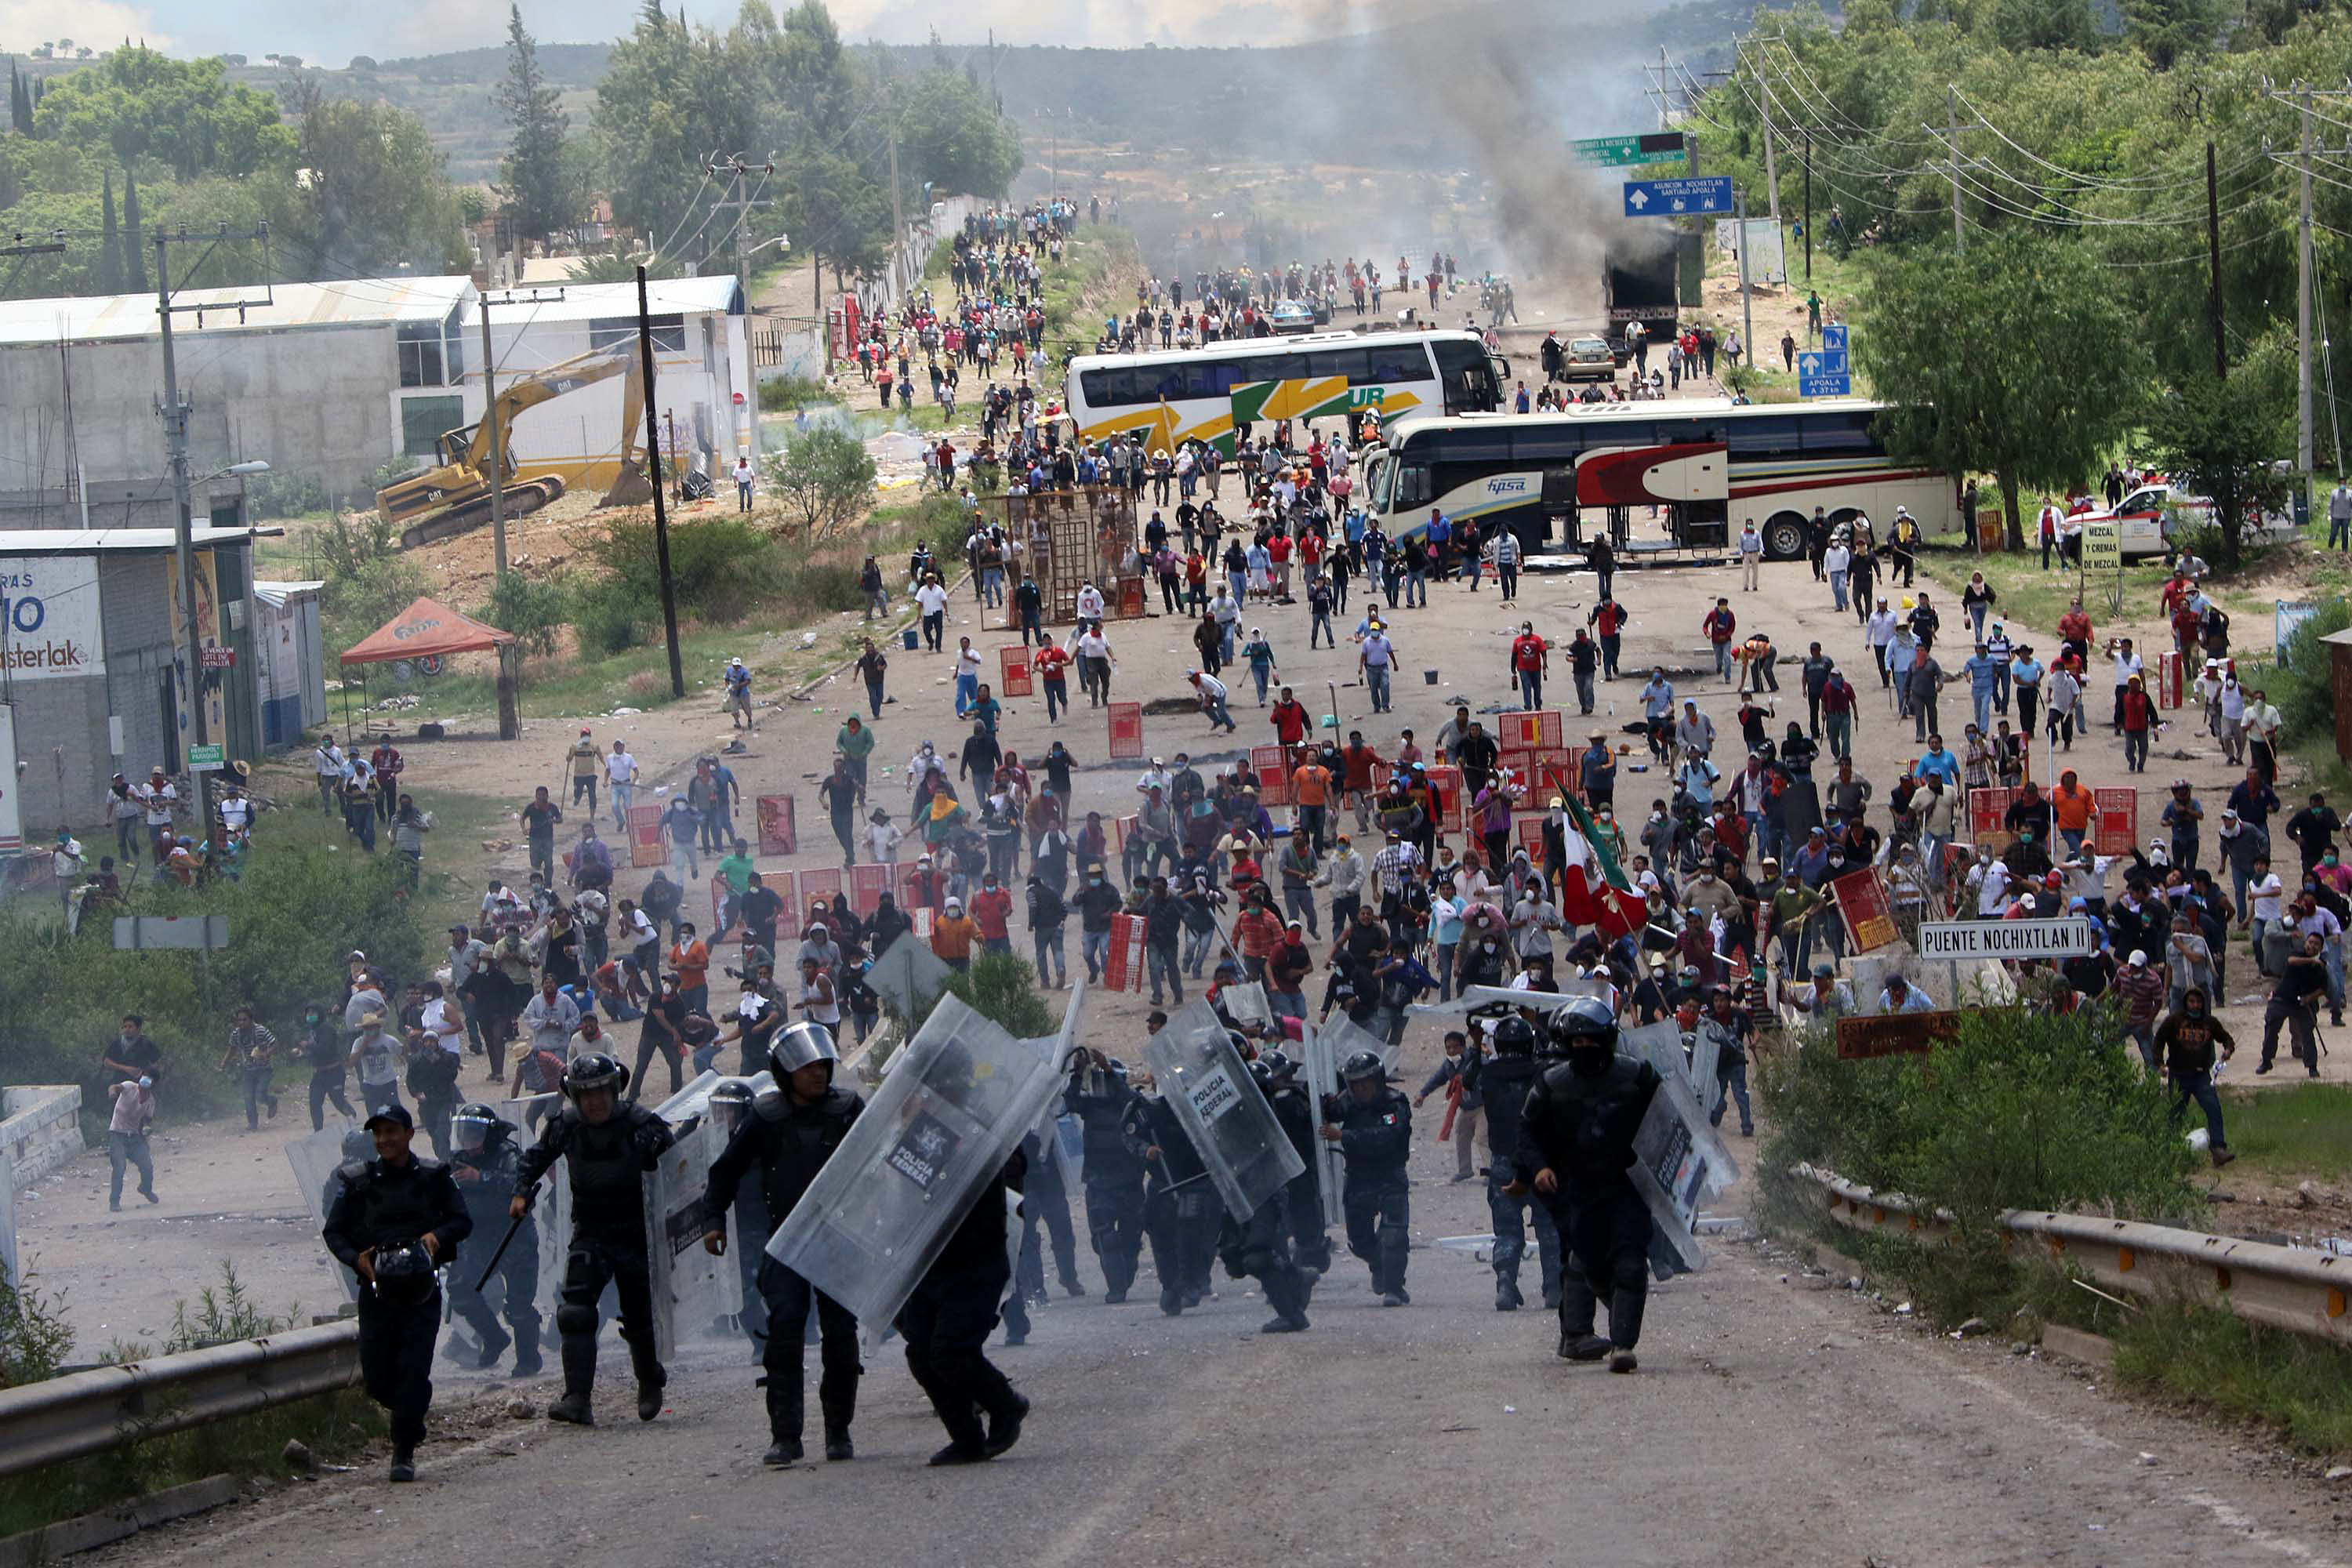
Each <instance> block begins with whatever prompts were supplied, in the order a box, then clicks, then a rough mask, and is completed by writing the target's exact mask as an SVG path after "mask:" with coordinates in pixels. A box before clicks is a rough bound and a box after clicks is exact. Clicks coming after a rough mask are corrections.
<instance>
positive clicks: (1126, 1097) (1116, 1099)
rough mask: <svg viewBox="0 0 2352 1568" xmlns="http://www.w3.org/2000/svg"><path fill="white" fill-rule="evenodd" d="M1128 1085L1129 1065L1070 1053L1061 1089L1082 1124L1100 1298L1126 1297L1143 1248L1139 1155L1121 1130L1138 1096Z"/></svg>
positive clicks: (1114, 1301)
mask: <svg viewBox="0 0 2352 1568" xmlns="http://www.w3.org/2000/svg"><path fill="white" fill-rule="evenodd" d="M1138 1098H1139V1097H1138V1095H1137V1094H1136V1092H1135V1090H1133V1089H1129V1087H1128V1085H1127V1064H1126V1063H1125V1062H1122V1061H1120V1060H1119V1059H1118V1058H1116V1057H1107V1056H1105V1055H1103V1053H1102V1052H1100V1051H1097V1050H1083V1051H1073V1052H1072V1053H1071V1054H1070V1081H1069V1085H1068V1087H1067V1088H1066V1089H1063V1091H1062V1110H1063V1112H1064V1114H1066V1115H1070V1116H1076V1118H1077V1119H1078V1120H1079V1121H1080V1122H1081V1123H1083V1125H1084V1129H1085V1131H1084V1138H1085V1155H1086V1157H1085V1159H1084V1161H1083V1162H1082V1163H1081V1164H1080V1171H1081V1173H1082V1174H1083V1176H1084V1178H1085V1183H1086V1196H1087V1237H1088V1238H1089V1239H1090V1240H1091V1241H1092V1242H1093V1244H1094V1249H1095V1257H1096V1258H1097V1260H1098V1261H1099V1262H1100V1263H1101V1264H1102V1271H1103V1287H1104V1290H1103V1300H1106V1301H1108V1302H1109V1303H1110V1304H1111V1305H1113V1306H1117V1305H1118V1304H1119V1303H1120V1302H1122V1301H1124V1300H1127V1292H1128V1290H1129V1288H1130V1287H1132V1286H1133V1285H1134V1283H1135V1266H1136V1263H1137V1261H1138V1259H1139V1257H1140V1255H1141V1253H1142V1251H1143V1212H1144V1198H1143V1173H1144V1169H1145V1166H1144V1162H1143V1157H1142V1155H1141V1154H1140V1153H1139V1152H1137V1151H1136V1150H1134V1149H1131V1148H1129V1146H1128V1142H1127V1140H1126V1138H1125V1137H1124V1136H1123V1135H1122V1133H1121V1129H1122V1128H1123V1127H1124V1126H1125V1125H1126V1121H1127V1114H1128V1111H1129V1110H1130V1109H1131V1108H1132V1107H1133V1106H1134V1104H1135V1102H1136V1100H1138Z"/></svg>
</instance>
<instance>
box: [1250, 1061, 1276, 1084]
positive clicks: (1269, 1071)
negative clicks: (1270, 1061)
mask: <svg viewBox="0 0 2352 1568" xmlns="http://www.w3.org/2000/svg"><path fill="white" fill-rule="evenodd" d="M1249 1075H1250V1078H1251V1080H1252V1081H1254V1082H1255V1084H1256V1085H1257V1087H1258V1089H1259V1090H1260V1091H1261V1092H1264V1091H1266V1090H1270V1089H1273V1088H1274V1069H1273V1068H1269V1067H1267V1066H1266V1065H1265V1058H1259V1059H1257V1060H1256V1061H1253V1062H1252V1063H1250V1065H1249Z"/></svg>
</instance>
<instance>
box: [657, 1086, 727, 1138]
mask: <svg viewBox="0 0 2352 1568" xmlns="http://www.w3.org/2000/svg"><path fill="white" fill-rule="evenodd" d="M720 1076H721V1075H720V1074H719V1071H718V1069H717V1068H703V1069H702V1071H701V1072H699V1073H698V1074H697V1075H696V1076H695V1079H694V1081H693V1082H692V1083H689V1084H688V1085H687V1086H686V1087H685V1088H684V1089H679V1090H678V1091H677V1093H676V1094H673V1095H671V1096H670V1097H669V1098H668V1099H667V1100H663V1101H662V1102H661V1103H660V1104H659V1105H656V1106H655V1107H654V1114H655V1115H656V1116H658V1117H660V1118H661V1119H662V1120H663V1121H667V1122H668V1123H669V1124H670V1125H671V1126H672V1127H678V1126H683V1125H684V1124H685V1122H686V1119H687V1118H688V1117H689V1116H706V1117H707V1116H709V1114H710V1091H711V1090H712V1089H717V1088H718V1087H719V1078H720ZM712 1157H713V1158H716V1157H717V1151H716V1150H713V1151H712Z"/></svg>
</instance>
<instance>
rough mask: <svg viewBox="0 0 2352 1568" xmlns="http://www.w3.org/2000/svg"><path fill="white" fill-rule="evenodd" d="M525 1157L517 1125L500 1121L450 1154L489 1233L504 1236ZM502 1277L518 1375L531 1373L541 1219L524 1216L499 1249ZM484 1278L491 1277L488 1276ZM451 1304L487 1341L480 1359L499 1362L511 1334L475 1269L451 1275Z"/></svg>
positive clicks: (535, 1362)
mask: <svg viewBox="0 0 2352 1568" xmlns="http://www.w3.org/2000/svg"><path fill="white" fill-rule="evenodd" d="M521 1159H522V1150H521V1149H520V1147H519V1146H518V1145H517V1144H516V1142H515V1141H514V1128H513V1127H512V1126H511V1125H509V1123H506V1122H503V1121H502V1122H500V1123H499V1125H498V1126H496V1127H494V1128H492V1129H491V1130H490V1135H489V1138H488V1140H487V1141H486V1142H484V1143H483V1144H482V1146H481V1147H480V1148H479V1149H476V1150H474V1151H472V1152H466V1151H464V1150H459V1151H457V1152H454V1153H452V1154H451V1155H450V1157H449V1174H450V1176H451V1177H452V1178H453V1179H454V1180H455V1181H456V1182H457V1192H458V1194H459V1195H460V1196H462V1197H463V1198H464V1199H465V1203H466V1213H467V1215H468V1216H469V1217H470V1218H471V1219H472V1221H473V1224H474V1227H475V1228H476V1229H478V1230H479V1231H481V1232H482V1233H483V1234H484V1235H485V1236H500V1235H503V1234H504V1233H505V1230H506V1226H507V1224H508V1219H507V1206H508V1205H509V1204H510V1203H512V1202H513V1201H514V1195H515V1194H516V1193H518V1192H520V1191H521V1188H520V1186H519V1185H518V1184H516V1181H515V1167H516V1165H517V1164H518V1163H520V1161H521ZM495 1272H496V1274H497V1276H498V1279H499V1289H500V1291H501V1293H502V1300H500V1302H499V1306H500V1307H501V1308H503V1309H504V1311H505V1315H506V1321H507V1324H508V1327H509V1328H511V1329H512V1330H513V1331H514V1332H513V1343H514V1346H515V1375H516V1376H517V1377H530V1376H531V1375H533V1374H534V1373H537V1372H538V1371H539V1366H540V1353H539V1335H540V1327H541V1325H540V1318H539V1222H538V1221H537V1220H535V1219H533V1218H531V1217H530V1215H524V1216H523V1221H522V1223H521V1224H520V1225H519V1226H516V1227H515V1233H514V1236H513V1237H512V1239H510V1240H509V1241H508V1242H507V1244H506V1250H505V1251H504V1252H503V1253H501V1254H499V1264H498V1268H497V1269H496V1270H495ZM484 1283H486V1284H487V1283H488V1281H487V1280H485V1281H484ZM449 1307H450V1310H452V1311H453V1312H455V1313H456V1314H457V1316H458V1317H460V1318H463V1319H465V1320H466V1322H467V1326H468V1327H470V1328H471V1329H472V1330H473V1331H474V1333H475V1335H476V1337H478V1339H480V1341H481V1342H482V1359H481V1361H480V1363H478V1364H480V1365H482V1366H495V1365H497V1364H498V1360H499V1356H500V1355H502V1354H504V1353H505V1352H506V1348H507V1344H508V1334H507V1330H506V1329H501V1328H500V1327H499V1312H497V1311H494V1310H492V1309H491V1307H490V1303H489V1300H488V1298H487V1297H486V1296H485V1295H484V1294H483V1293H482V1291H481V1290H480V1289H477V1288H476V1285H475V1276H474V1274H473V1272H472V1271H471V1270H470V1269H463V1268H461V1269H459V1270H457V1272H456V1273H454V1274H452V1275H450V1276H449Z"/></svg>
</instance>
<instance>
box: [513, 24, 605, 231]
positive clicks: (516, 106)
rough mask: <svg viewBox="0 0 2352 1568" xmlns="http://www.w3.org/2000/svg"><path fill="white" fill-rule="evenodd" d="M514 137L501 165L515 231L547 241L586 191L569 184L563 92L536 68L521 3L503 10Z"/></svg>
mask: <svg viewBox="0 0 2352 1568" xmlns="http://www.w3.org/2000/svg"><path fill="white" fill-rule="evenodd" d="M499 107H500V108H501V109H503V110H506V116H507V124H508V125H509V126H510V127H511V128H512V129H513V132H514V139H513V141H512V142H509V144H508V146H507V155H506V157H505V159H504V160H503V161H502V162H501V163H499V178H500V179H501V180H503V181H504V182H505V184H506V189H507V200H508V204H509V210H510V211H511V212H512V213H513V215H514V226H515V231H516V233H518V234H520V235H522V236H525V237H529V238H531V239H545V238H546V237H548V236H549V235H551V234H553V233H554V232H555V231H556V230H557V229H560V228H562V227H564V226H567V225H569V224H571V223H572V222H573V221H574V220H575V219H577V218H578V217H579V216H580V210H581V205H582V199H583V195H584V192H583V190H582V189H581V188H580V187H578V186H576V185H574V184H572V166H571V164H570V163H569V162H568V161H567V159H566V157H565V153H564V138H565V137H567V136H569V135H570V134H571V132H572V117H571V116H570V115H569V114H566V113H565V112H564V111H563V107H562V94H561V93H560V92H558V91H557V90H556V89H554V88H551V87H550V86H548V85H547V79H546V78H545V77H544V76H542V75H541V72H540V68H539V45H538V43H537V41H536V40H534V39H533V38H532V37H531V36H530V33H528V32H526V31H525V30H524V28H523V25H522V6H521V5H520V3H517V4H514V5H510V6H509V9H508V13H507V79H506V81H505V82H504V83H503V84H501V85H500V87H499Z"/></svg>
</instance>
